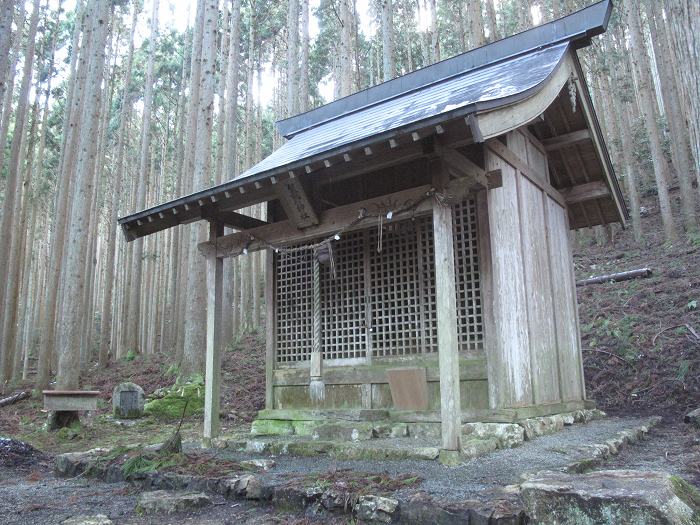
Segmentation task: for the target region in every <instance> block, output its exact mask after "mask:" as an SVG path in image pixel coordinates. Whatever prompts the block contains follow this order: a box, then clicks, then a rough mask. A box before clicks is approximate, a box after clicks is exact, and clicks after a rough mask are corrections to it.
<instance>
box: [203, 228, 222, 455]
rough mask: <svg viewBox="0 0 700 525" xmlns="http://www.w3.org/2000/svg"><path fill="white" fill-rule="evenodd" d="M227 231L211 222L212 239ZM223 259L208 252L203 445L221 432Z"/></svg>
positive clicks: (209, 443)
mask: <svg viewBox="0 0 700 525" xmlns="http://www.w3.org/2000/svg"><path fill="white" fill-rule="evenodd" d="M223 234H224V225H223V224H221V223H220V222H218V221H211V222H210V223H209V241H210V242H214V243H215V242H216V240H217V238H219V237H221V236H222V235H223ZM223 275H224V260H223V259H221V258H219V257H216V252H215V251H212V252H211V253H209V254H208V255H207V356H206V363H205V378H204V439H203V442H204V445H205V446H210V445H211V439H212V438H215V437H216V436H218V434H219V409H220V403H221V326H222V319H223V317H222V315H223Z"/></svg>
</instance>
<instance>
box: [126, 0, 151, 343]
mask: <svg viewBox="0 0 700 525" xmlns="http://www.w3.org/2000/svg"><path fill="white" fill-rule="evenodd" d="M156 38H158V0H153V10H152V11H151V34H150V40H149V49H148V65H147V69H146V86H145V91H144V97H143V119H142V125H141V140H140V145H141V154H140V159H141V160H140V163H139V176H138V180H139V183H138V189H137V198H136V211H140V210H143V209H144V208H145V207H146V186H147V184H148V182H147V181H148V173H149V171H150V168H149V160H150V158H151V152H150V149H151V113H152V110H153V83H154V81H155V79H154V76H155V73H154V67H155V66H154V64H155V54H156ZM132 244H133V252H132V264H133V266H132V272H131V287H130V295H129V312H128V321H127V323H128V324H127V333H126V342H127V349H128V350H133V351H134V352H138V353H140V352H141V351H142V349H141V348H140V345H139V332H140V331H139V326H140V323H141V301H140V300H139V294H140V293H141V275H142V273H143V238H139V239H136V240H135V241H134V242H133V243H132Z"/></svg>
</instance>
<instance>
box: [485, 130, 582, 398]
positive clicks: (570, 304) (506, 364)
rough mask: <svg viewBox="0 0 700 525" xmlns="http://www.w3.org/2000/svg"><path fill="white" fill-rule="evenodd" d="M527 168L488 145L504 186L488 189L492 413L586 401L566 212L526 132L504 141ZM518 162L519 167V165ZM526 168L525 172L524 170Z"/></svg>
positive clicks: (538, 146)
mask: <svg viewBox="0 0 700 525" xmlns="http://www.w3.org/2000/svg"><path fill="white" fill-rule="evenodd" d="M505 142H506V145H507V147H508V149H509V150H510V151H511V152H513V153H514V154H515V155H516V156H517V157H518V159H519V160H520V161H522V164H520V163H519V162H518V163H515V162H513V159H510V160H511V161H510V162H509V161H507V160H506V159H504V158H502V156H499V155H498V154H497V153H496V152H495V151H494V150H493V149H489V148H488V146H487V148H486V155H485V162H486V169H487V170H491V169H501V171H502V174H503V187H502V188H497V189H494V190H490V191H489V192H488V217H489V231H490V239H489V241H490V248H491V259H492V267H491V269H492V272H493V284H492V286H493V303H492V309H493V326H492V328H491V329H490V330H489V334H490V335H491V336H492V337H493V338H494V339H493V341H491V344H490V345H489V350H488V355H487V358H488V374H489V404H490V406H491V408H506V407H519V406H527V405H533V404H537V405H540V404H550V403H557V402H559V401H574V400H581V399H583V398H584V397H585V391H584V386H583V380H582V372H581V360H580V355H581V347H580V338H579V332H578V319H577V308H576V294H575V287H574V282H573V261H572V257H571V249H570V246H569V228H568V222H567V221H568V219H567V212H566V209H565V208H564V207H562V206H561V204H560V203H559V202H557V201H556V200H555V199H553V198H552V196H550V195H548V193H546V192H545V191H543V190H542V188H541V187H540V185H537V184H535V183H533V182H532V181H531V180H530V178H528V177H526V176H524V175H522V173H521V170H520V169H519V167H522V165H526V166H527V167H529V168H530V169H529V172H530V176H531V177H532V176H533V175H534V176H535V177H537V178H538V179H540V180H542V181H547V182H548V180H549V177H548V172H547V161H546V154H545V150H544V148H543V147H542V145H541V144H540V143H539V141H538V140H537V139H536V138H535V137H534V136H532V135H531V134H530V133H529V132H528V131H527V130H526V129H525V128H521V129H519V130H515V131H513V132H511V133H508V134H507V135H506V136H505ZM514 164H517V165H514ZM523 169H525V168H523Z"/></svg>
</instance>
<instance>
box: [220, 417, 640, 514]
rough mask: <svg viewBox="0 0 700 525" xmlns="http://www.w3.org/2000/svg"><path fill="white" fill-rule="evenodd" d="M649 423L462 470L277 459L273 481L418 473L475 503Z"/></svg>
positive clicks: (555, 438)
mask: <svg viewBox="0 0 700 525" xmlns="http://www.w3.org/2000/svg"><path fill="white" fill-rule="evenodd" d="M646 421H647V418H607V419H602V420H597V421H592V422H590V423H587V424H576V425H572V426H569V427H565V428H564V430H562V431H561V432H557V433H556V434H552V435H550V436H543V437H538V438H536V439H534V440H532V441H526V442H525V443H524V444H523V445H521V446H519V447H516V448H512V449H505V450H498V451H496V452H493V453H490V454H487V455H485V456H481V457H478V458H474V459H472V460H470V461H469V462H467V463H465V464H464V465H461V466H459V467H453V468H448V467H444V466H442V465H440V464H439V463H438V462H437V461H420V460H415V461H413V460H406V461H404V460H401V461H382V462H378V461H368V460H348V461H343V460H334V459H331V458H328V457H324V456H318V457H308V458H304V457H291V456H277V457H276V458H275V460H276V462H277V465H276V466H275V468H274V469H273V470H272V471H270V473H269V474H267V475H268V476H270V477H271V478H273V479H284V478H285V477H286V478H288V477H289V476H290V475H295V474H299V475H306V474H313V473H316V472H318V473H320V472H327V471H329V470H333V469H336V470H340V469H351V470H353V471H355V472H368V473H380V472H388V473H389V474H390V475H392V476H395V475H397V474H402V473H416V474H418V475H420V476H421V477H422V478H423V479H424V481H423V483H422V484H421V485H420V487H419V489H420V490H422V491H424V492H427V493H428V494H430V495H433V496H436V497H438V498H441V499H443V500H448V501H461V500H464V499H465V498H475V497H476V496H477V495H479V494H480V493H482V492H484V491H487V490H488V489H494V488H497V487H502V486H504V485H511V484H514V483H518V482H519V481H520V480H521V475H522V474H523V473H525V472H528V471H538V470H548V469H549V470H552V469H554V470H556V469H560V468H564V467H565V466H566V465H568V464H569V463H571V462H572V461H574V460H575V459H576V456H577V451H578V448H579V447H580V446H581V445H592V444H596V443H603V442H605V441H606V440H608V439H611V438H612V437H614V436H615V434H616V433H617V432H620V431H622V430H627V429H631V428H633V427H636V426H639V425H642V424H644V423H645V422H646ZM219 455H220V456H221V457H225V458H226V459H237V460H240V459H245V458H250V457H251V455H250V454H245V453H235V452H229V451H227V450H226V449H224V450H222V451H220V452H219Z"/></svg>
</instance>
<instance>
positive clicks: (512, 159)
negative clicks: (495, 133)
mask: <svg viewBox="0 0 700 525" xmlns="http://www.w3.org/2000/svg"><path fill="white" fill-rule="evenodd" d="M486 147H487V148H489V149H490V150H491V151H492V152H494V153H495V154H496V155H498V156H499V157H501V158H502V159H503V160H505V161H506V162H507V163H508V164H510V165H511V166H513V167H514V168H516V169H517V170H518V171H519V172H520V173H522V174H523V175H524V176H525V177H526V178H527V179H528V180H529V181H530V182H532V183H533V184H534V185H535V186H537V187H538V188H539V189H541V190H542V191H544V192H545V193H546V194H547V195H549V196H550V197H552V199H554V200H555V201H556V202H558V203H559V204H560V205H561V206H562V207H564V208H566V201H565V200H564V197H563V196H562V194H561V193H559V191H558V190H557V189H555V188H554V187H553V186H552V185H551V184H549V183H548V182H547V181H546V177H545V176H544V175H543V174H539V173H536V172H535V170H534V169H532V167H530V166H528V165H527V164H525V163H524V162H523V161H522V160H520V157H518V156H517V155H516V154H515V153H513V152H512V151H511V150H510V149H509V148H508V147H507V146H505V145H504V144H503V143H502V142H500V141H499V140H498V139H491V140H487V141H486Z"/></svg>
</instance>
